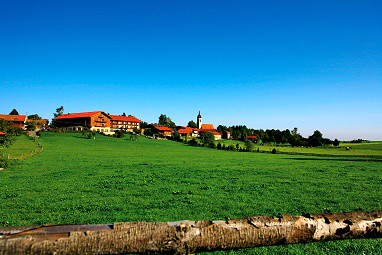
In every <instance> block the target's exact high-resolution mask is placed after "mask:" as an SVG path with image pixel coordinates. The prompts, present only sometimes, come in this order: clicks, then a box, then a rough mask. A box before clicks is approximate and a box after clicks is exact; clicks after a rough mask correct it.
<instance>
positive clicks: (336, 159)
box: [285, 157, 382, 163]
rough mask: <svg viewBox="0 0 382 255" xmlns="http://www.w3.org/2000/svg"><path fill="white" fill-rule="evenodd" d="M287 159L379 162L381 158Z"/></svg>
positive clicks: (381, 160)
mask: <svg viewBox="0 0 382 255" xmlns="http://www.w3.org/2000/svg"><path fill="white" fill-rule="evenodd" d="M285 159H287V160H301V161H312V160H313V161H314V160H328V161H350V162H351V161H355V162H381V163H382V159H370V158H323V157H307V158H303V157H301V158H295V157H293V158H285Z"/></svg>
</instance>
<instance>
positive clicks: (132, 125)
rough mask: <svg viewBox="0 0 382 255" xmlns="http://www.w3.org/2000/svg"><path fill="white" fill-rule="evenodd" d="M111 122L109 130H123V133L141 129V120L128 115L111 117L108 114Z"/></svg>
mask: <svg viewBox="0 0 382 255" xmlns="http://www.w3.org/2000/svg"><path fill="white" fill-rule="evenodd" d="M110 117H111V120H110V125H111V130H113V131H114V130H117V129H123V130H125V131H129V132H131V131H133V130H134V129H141V120H140V119H138V118H136V117H134V116H132V115H129V116H123V115H112V114H110Z"/></svg>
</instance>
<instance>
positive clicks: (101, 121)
mask: <svg viewBox="0 0 382 255" xmlns="http://www.w3.org/2000/svg"><path fill="white" fill-rule="evenodd" d="M110 120H111V116H110V115H109V114H107V113H105V112H103V111H94V112H78V113H67V114H63V115H61V116H58V117H56V118H54V119H53V123H54V125H55V126H56V127H59V128H66V129H72V130H77V131H81V130H84V129H89V130H91V131H96V132H101V133H105V134H110V126H111V124H110Z"/></svg>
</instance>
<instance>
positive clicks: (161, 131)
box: [152, 125, 174, 137]
mask: <svg viewBox="0 0 382 255" xmlns="http://www.w3.org/2000/svg"><path fill="white" fill-rule="evenodd" d="M152 130H153V134H156V135H163V136H167V137H168V136H172V134H173V133H174V130H172V128H169V127H166V126H160V125H153V126H152Z"/></svg>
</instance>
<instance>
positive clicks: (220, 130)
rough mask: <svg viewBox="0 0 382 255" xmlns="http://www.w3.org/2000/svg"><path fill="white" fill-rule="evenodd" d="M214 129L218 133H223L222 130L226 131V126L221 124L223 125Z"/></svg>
mask: <svg viewBox="0 0 382 255" xmlns="http://www.w3.org/2000/svg"><path fill="white" fill-rule="evenodd" d="M216 130H217V131H218V132H219V133H223V132H224V131H227V130H228V128H227V127H226V126H223V125H219V126H218V127H217V128H216Z"/></svg>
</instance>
